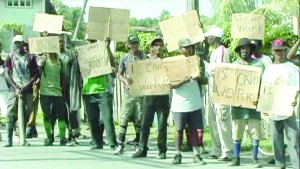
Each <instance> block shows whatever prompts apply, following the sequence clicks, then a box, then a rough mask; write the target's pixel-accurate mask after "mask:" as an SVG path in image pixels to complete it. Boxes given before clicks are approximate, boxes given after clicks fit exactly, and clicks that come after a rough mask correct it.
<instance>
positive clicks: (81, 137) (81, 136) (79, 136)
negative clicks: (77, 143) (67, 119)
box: [73, 133, 86, 139]
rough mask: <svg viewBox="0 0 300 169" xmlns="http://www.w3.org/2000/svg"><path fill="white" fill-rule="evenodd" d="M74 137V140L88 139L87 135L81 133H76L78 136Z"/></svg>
mask: <svg viewBox="0 0 300 169" xmlns="http://www.w3.org/2000/svg"><path fill="white" fill-rule="evenodd" d="M73 137H74V138H79V139H85V138H86V135H83V134H81V133H76V134H74V136H73Z"/></svg>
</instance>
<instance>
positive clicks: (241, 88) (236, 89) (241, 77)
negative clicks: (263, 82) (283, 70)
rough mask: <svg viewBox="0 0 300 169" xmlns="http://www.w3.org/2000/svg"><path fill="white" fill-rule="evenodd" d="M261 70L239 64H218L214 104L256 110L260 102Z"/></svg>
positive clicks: (215, 76) (213, 96)
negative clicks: (255, 102)
mask: <svg viewBox="0 0 300 169" xmlns="http://www.w3.org/2000/svg"><path fill="white" fill-rule="evenodd" d="M260 76H261V68H260V67H255V66H246V65H238V64H226V63H222V64H217V65H216V69H215V74H214V84H213V91H212V92H213V93H212V102H213V103H219V104H223V105H229V106H235V107H244V108H251V109H255V108H256V106H255V105H254V104H253V102H254V101H257V100H258V92H259V85H260Z"/></svg>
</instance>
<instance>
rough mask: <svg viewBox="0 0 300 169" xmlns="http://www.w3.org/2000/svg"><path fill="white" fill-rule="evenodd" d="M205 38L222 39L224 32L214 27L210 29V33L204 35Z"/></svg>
mask: <svg viewBox="0 0 300 169" xmlns="http://www.w3.org/2000/svg"><path fill="white" fill-rule="evenodd" d="M204 36H205V37H209V36H214V37H217V38H222V37H223V36H224V32H223V30H222V29H221V28H219V27H212V28H210V29H209V31H208V32H205V33H204Z"/></svg>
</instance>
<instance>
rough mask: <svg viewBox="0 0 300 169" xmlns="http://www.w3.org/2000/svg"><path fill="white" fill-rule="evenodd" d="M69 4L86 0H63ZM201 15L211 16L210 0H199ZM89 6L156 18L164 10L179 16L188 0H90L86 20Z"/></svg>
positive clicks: (79, 3)
mask: <svg viewBox="0 0 300 169" xmlns="http://www.w3.org/2000/svg"><path fill="white" fill-rule="evenodd" d="M62 2H63V3H64V4H65V5H67V6H72V7H82V5H83V2H84V0H62ZM199 4H200V7H199V11H200V15H206V16H211V15H212V12H211V11H212V10H211V8H212V7H211V4H210V3H209V0H199ZM89 6H97V7H107V8H119V9H130V17H136V18H137V19H143V18H148V17H150V18H156V17H158V16H160V14H161V12H162V11H163V10H167V11H168V12H170V14H171V15H172V16H178V15H181V14H184V13H185V12H186V8H187V7H186V0H88V4H87V8H86V14H85V16H84V20H85V21H87V17H88V15H87V14H88V9H89Z"/></svg>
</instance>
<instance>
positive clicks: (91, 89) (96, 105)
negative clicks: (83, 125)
mask: <svg viewBox="0 0 300 169" xmlns="http://www.w3.org/2000/svg"><path fill="white" fill-rule="evenodd" d="M94 44H95V45H94ZM102 44H103V43H99V42H98V44H96V43H91V45H90V46H87V47H88V48H90V50H91V48H93V50H95V49H96V50H98V48H97V47H100V48H101V49H102ZM104 45H105V50H104V51H105V56H107V55H108V57H109V63H110V65H109V67H110V69H111V67H114V58H113V55H112V53H111V50H110V38H108V37H107V38H106V39H105V44H104ZM88 48H87V49H88ZM77 50H79V48H77ZM88 52H89V51H81V52H79V51H78V53H81V54H84V53H88ZM102 52H103V51H100V53H102ZM82 56H84V55H82ZM82 56H80V55H79V56H78V57H82ZM99 58H100V57H99V55H96V59H99ZM82 59H86V58H80V59H78V60H79V67H80V69H81V72H82V71H83V69H82V67H83V65H82V64H83V63H82V62H81V61H80V60H82ZM100 59H101V58H100ZM97 68H100V67H99V66H97ZM110 72H111V71H110ZM98 73H103V72H101V71H100V72H98ZM108 76H109V75H108V74H103V75H100V76H99V75H98V76H93V77H88V76H87V77H83V88H82V97H83V101H84V104H85V108H86V115H87V118H88V121H89V123H90V127H91V134H92V138H93V141H94V143H95V145H93V146H92V147H91V150H94V149H103V127H105V132H106V135H107V138H108V141H109V144H110V147H111V149H112V150H114V149H115V148H116V146H117V141H116V132H115V126H114V120H113V109H112V94H111V93H110V86H109V81H108V78H109V77H108ZM100 117H101V118H102V119H103V124H101V122H100Z"/></svg>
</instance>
